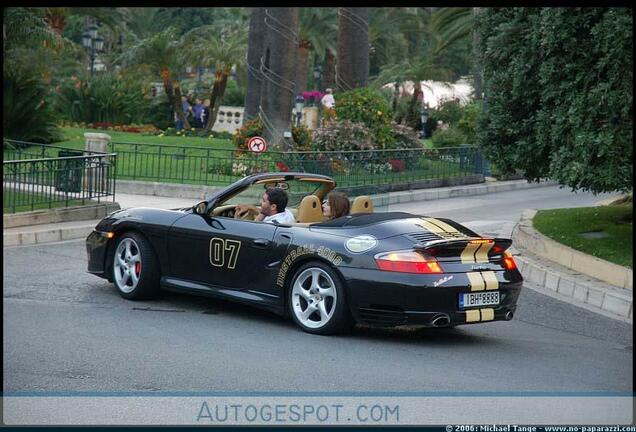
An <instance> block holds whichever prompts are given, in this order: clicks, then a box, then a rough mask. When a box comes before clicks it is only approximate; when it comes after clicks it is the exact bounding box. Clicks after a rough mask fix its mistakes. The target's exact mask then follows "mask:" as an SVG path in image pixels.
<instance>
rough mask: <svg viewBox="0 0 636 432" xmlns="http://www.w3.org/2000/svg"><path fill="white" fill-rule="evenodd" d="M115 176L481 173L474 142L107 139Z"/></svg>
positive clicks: (341, 181)
mask: <svg viewBox="0 0 636 432" xmlns="http://www.w3.org/2000/svg"><path fill="white" fill-rule="evenodd" d="M110 151H111V152H113V153H117V154H118V165H117V178H118V179H129V180H146V181H163V182H174V183H193V184H207V185H227V184H229V183H232V182H233V181H236V180H238V179H240V178H242V177H244V176H246V175H249V174H253V173H259V172H272V171H275V172H278V171H299V172H310V173H315V174H324V175H328V176H331V177H333V178H334V179H335V180H336V182H337V183H338V186H339V187H358V186H365V185H376V186H380V185H390V184H395V183H409V182H414V181H421V180H434V179H444V178H451V177H462V176H467V175H471V174H481V168H480V163H481V161H482V156H481V153H480V152H479V150H478V149H477V148H476V147H474V146H461V147H447V148H437V149H396V150H352V151H329V152H319V151H311V152H274V151H268V152H266V153H251V152H237V151H235V150H228V149H213V148H207V147H191V146H178V145H164V144H138V143H122V142H113V143H111V147H110Z"/></svg>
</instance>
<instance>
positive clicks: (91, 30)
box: [82, 24, 104, 76]
mask: <svg viewBox="0 0 636 432" xmlns="http://www.w3.org/2000/svg"><path fill="white" fill-rule="evenodd" d="M82 45H84V48H86V49H87V50H88V55H89V56H90V59H91V76H92V75H93V73H94V71H95V58H96V57H97V53H98V52H102V50H103V49H104V38H103V37H101V36H98V35H97V26H96V25H95V24H91V25H89V26H88V27H87V28H86V31H85V32H84V33H83V34H82Z"/></svg>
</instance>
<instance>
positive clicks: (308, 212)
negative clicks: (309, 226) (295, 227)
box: [296, 195, 322, 223]
mask: <svg viewBox="0 0 636 432" xmlns="http://www.w3.org/2000/svg"><path fill="white" fill-rule="evenodd" d="M296 221H297V222H300V223H306V222H322V207H321V206H320V200H319V199H318V197H317V196H316V195H307V196H306V197H305V198H303V200H302V201H301V202H300V205H299V206H298V217H297V218H296Z"/></svg>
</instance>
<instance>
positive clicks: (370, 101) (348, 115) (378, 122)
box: [335, 87, 395, 149]
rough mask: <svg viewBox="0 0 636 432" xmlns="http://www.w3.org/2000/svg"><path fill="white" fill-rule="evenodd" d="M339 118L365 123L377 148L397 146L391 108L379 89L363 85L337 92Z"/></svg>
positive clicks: (337, 114)
mask: <svg viewBox="0 0 636 432" xmlns="http://www.w3.org/2000/svg"><path fill="white" fill-rule="evenodd" d="M335 98H336V107H335V108H336V116H337V118H338V120H349V121H350V122H353V123H362V124H364V125H365V126H366V127H367V128H368V129H369V130H370V131H371V134H372V141H373V142H374V143H375V147H376V148H380V149H387V148H395V140H394V138H393V132H392V128H391V109H390V107H389V104H388V103H387V101H386V99H385V98H384V96H382V94H380V93H379V92H378V91H376V90H373V89H370V88H367V87H361V88H357V89H354V90H350V91H347V92H344V93H340V94H336V95H335Z"/></svg>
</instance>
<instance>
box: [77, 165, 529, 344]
mask: <svg viewBox="0 0 636 432" xmlns="http://www.w3.org/2000/svg"><path fill="white" fill-rule="evenodd" d="M335 186H336V183H335V181H334V180H333V179H331V178H330V177H327V176H323V175H318V174H307V173H289V172H286V173H265V174H255V175H251V176H247V177H245V178H243V179H241V180H239V181H237V182H236V183H233V184H231V185H230V186H228V187H226V188H224V189H222V190H219V191H217V192H215V193H214V194H213V195H212V196H210V197H209V199H207V200H206V201H202V202H199V203H197V204H196V205H194V206H193V207H191V208H182V209H173V210H161V209H153V208H129V209H124V210H118V211H116V212H114V213H111V214H110V215H108V216H107V217H106V218H104V219H103V220H101V221H100V222H99V223H98V224H97V226H96V227H95V230H94V231H93V232H92V233H91V234H90V235H89V236H88V238H87V239H86V249H87V252H88V271H89V272H90V273H92V274H95V275H97V276H100V277H102V278H106V279H108V280H109V281H111V282H113V283H114V284H115V286H116V287H117V290H118V291H119V293H120V294H121V295H122V296H123V297H125V298H127V299H131V300H141V299H148V298H152V297H154V296H156V295H157V294H159V292H160V289H165V290H172V291H178V292H185V293H192V294H198V295H209V296H215V297H221V298H225V299H231V300H235V301H239V302H243V303H247V304H250V305H254V306H256V307H260V308H264V309H267V310H270V311H272V312H275V313H277V314H281V315H285V316H289V315H291V317H292V318H293V319H294V321H295V322H296V323H297V324H298V326H299V327H300V328H301V329H303V330H304V331H306V332H309V333H316V334H333V333H337V332H341V331H345V330H347V329H348V328H350V327H351V325H352V324H353V323H354V322H359V323H364V324H367V325H372V326H383V327H387V326H400V325H409V326H426V327H452V326H456V325H461V324H472V323H483V322H490V321H499V320H510V319H512V317H513V314H514V312H515V309H516V305H517V299H518V297H519V292H520V290H521V285H522V277H521V274H520V273H519V271H518V269H517V267H516V265H515V261H514V259H513V258H512V256H511V255H510V253H509V252H508V251H507V249H508V248H509V247H510V245H511V243H512V241H511V240H510V239H506V238H488V237H483V236H480V235H478V234H476V233H475V232H473V231H471V230H469V229H468V228H466V227H464V226H462V225H460V224H458V223H456V222H453V221H452V220H449V219H443V218H432V217H426V216H419V215H414V214H410V213H402V212H386V213H380V212H374V211H373V203H372V201H371V200H370V199H369V197H366V196H361V197H357V198H356V199H355V200H354V202H353V205H352V209H351V214H350V215H348V216H343V217H340V218H337V219H332V220H325V219H324V218H323V214H322V209H321V200H322V199H324V198H325V196H326V195H327V194H328V193H329V192H330V191H331V190H332V189H334V188H335ZM268 187H279V188H282V189H284V190H286V191H287V194H288V197H289V201H288V204H287V208H289V209H290V210H291V211H292V213H294V215H295V217H296V221H297V222H296V223H292V224H287V225H281V224H276V223H264V222H255V221H254V217H255V214H254V213H253V212H247V213H245V214H242V215H241V217H238V212H237V211H236V207H237V205H239V204H249V205H257V204H259V203H260V199H261V196H262V194H263V192H264V191H265V190H266V188H268Z"/></svg>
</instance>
